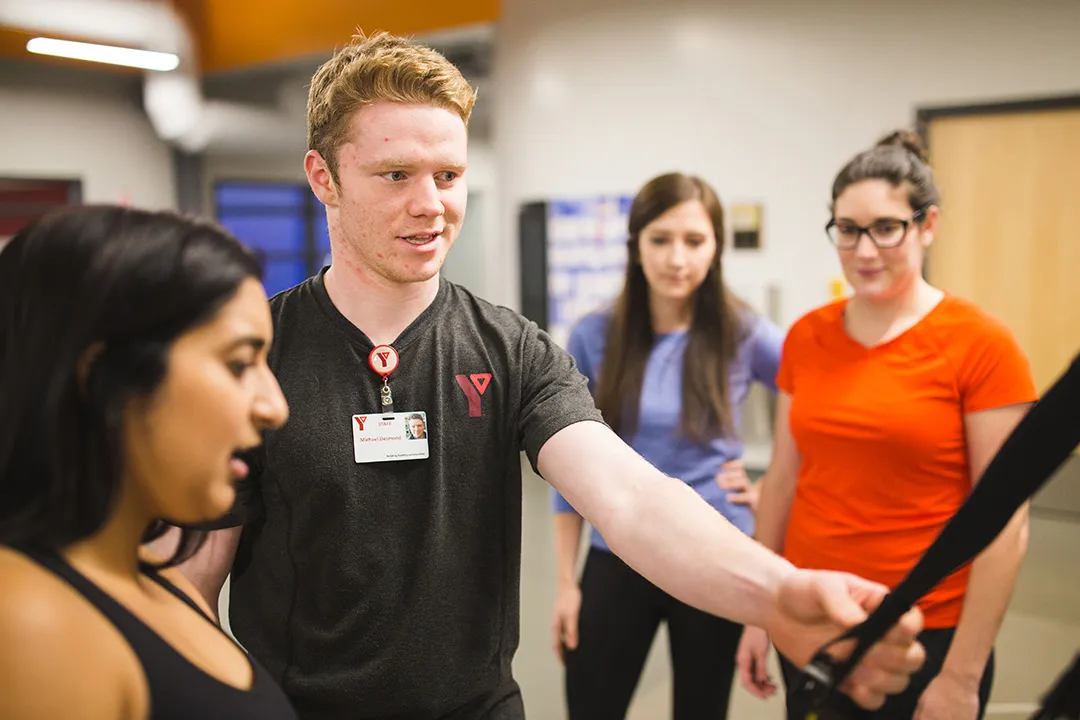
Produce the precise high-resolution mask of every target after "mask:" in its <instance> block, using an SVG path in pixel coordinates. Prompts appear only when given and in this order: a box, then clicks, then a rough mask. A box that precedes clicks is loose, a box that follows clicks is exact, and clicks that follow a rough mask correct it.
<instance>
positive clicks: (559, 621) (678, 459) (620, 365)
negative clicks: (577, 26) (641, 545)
mask: <svg viewBox="0 0 1080 720" xmlns="http://www.w3.org/2000/svg"><path fill="white" fill-rule="evenodd" d="M723 238H724V229H723V210H722V208H721V205H720V201H719V199H718V198H717V196H716V193H715V192H714V191H713V189H712V188H711V187H709V186H708V185H707V184H706V183H705V182H703V181H702V180H700V179H698V178H696V177H691V176H687V175H683V174H678V173H673V174H667V175H661V176H659V177H657V178H654V179H653V180H651V181H649V182H648V183H647V184H646V185H645V186H644V187H643V188H642V189H641V190H640V191H639V192H638V194H637V196H636V197H635V198H634V202H633V205H632V206H631V208H630V218H629V240H628V248H629V262H628V264H627V271H626V281H625V284H624V286H623V290H622V293H621V294H620V295H619V297H618V299H617V300H616V301H615V304H614V307H613V308H612V309H610V310H607V311H604V312H600V313H596V314H593V315H589V316H586V317H585V318H583V319H582V320H581V321H580V322H579V323H578V325H577V326H576V327H575V328H574V331H573V332H572V334H571V337H570V341H569V351H570V353H571V354H572V355H573V356H574V358H575V360H576V362H577V364H578V368H579V369H580V370H581V372H582V373H583V374H584V375H585V376H586V377H587V378H588V380H589V387H590V390H591V391H592V393H593V396H594V397H595V398H596V403H597V406H598V407H599V408H600V410H601V411H602V412H603V414H604V419H605V420H606V421H607V423H608V424H610V425H611V426H612V428H613V429H614V430H615V431H616V432H618V433H619V435H620V436H621V437H622V438H623V439H624V440H626V442H628V443H629V444H630V445H631V447H633V448H634V449H635V450H637V452H639V453H640V454H641V455H642V456H643V457H644V458H645V459H646V460H648V461H649V462H651V463H652V464H653V465H655V466H656V467H657V468H659V469H660V470H662V471H664V472H665V473H666V474H668V475H670V476H672V477H674V478H678V479H680V480H682V481H683V482H685V483H687V484H688V485H690V486H691V487H692V488H694V489H695V490H696V491H697V492H698V493H699V494H700V495H701V497H702V498H703V499H704V500H705V501H706V502H708V503H709V504H710V505H712V506H713V507H715V508H716V509H717V511H718V512H721V513H723V514H724V516H725V517H727V518H728V519H729V520H730V521H731V522H732V523H733V524H735V525H736V526H737V527H739V528H740V529H742V530H743V531H744V532H746V533H748V534H749V533H752V532H753V510H752V507H751V505H752V497H751V496H750V494H748V493H745V492H743V493H739V494H738V495H736V494H734V493H733V492H732V490H733V489H736V490H737V489H741V490H745V489H746V487H747V485H748V483H747V481H746V476H745V473H744V472H743V471H742V468H741V466H740V465H739V463H738V462H737V460H738V458H739V457H740V456H741V455H742V452H743V445H742V443H741V442H740V441H739V439H738V428H739V406H740V405H741V403H742V401H743V399H744V398H745V397H746V394H747V391H748V389H749V386H750V383H751V381H753V380H757V381H758V382H761V383H763V384H765V385H767V386H768V387H769V388H770V389H772V390H775V385H774V378H775V375H776V370H777V366H778V364H779V359H780V348H781V345H782V342H783V336H782V333H781V332H780V331H779V329H778V328H776V327H775V326H774V325H773V324H772V323H770V322H769V321H768V320H766V319H764V318H762V317H760V316H758V315H756V314H754V313H753V312H752V311H751V310H750V309H749V308H748V307H747V306H746V305H745V304H744V303H742V302H741V301H740V300H739V299H738V298H736V297H735V296H734V295H733V294H732V293H731V292H730V291H729V290H728V289H727V288H726V287H725V286H724V283H723V280H722V275H723V274H722V270H721V262H720V259H721V251H722V246H723ZM554 505H555V512H556V516H555V536H556V552H557V563H558V574H559V589H558V597H557V600H556V603H555V617H554V622H553V626H554V635H555V647H556V652H557V653H558V654H559V655H560V657H561V658H562V659H563V661H564V663H565V666H566V695H567V705H568V710H569V714H570V720H579V719H580V720H584V719H586V718H587V719H588V720H621V719H622V718H624V717H625V716H626V711H627V708H628V707H629V705H630V699H631V697H632V695H633V693H634V688H635V686H636V685H637V682H638V678H639V677H640V675H641V671H642V668H643V667H644V664H645V659H646V656H647V655H648V652H649V647H650V646H651V645H652V641H653V637H654V635H655V633H656V630H657V627H658V626H659V623H660V621H661V620H665V621H666V622H667V624H668V634H669V636H670V639H671V658H672V666H673V667H672V670H673V675H674V714H673V716H674V718H675V720H697V719H700V720H705V719H706V718H707V719H708V720H718V719H719V718H723V717H725V716H726V714H727V706H728V698H729V695H730V692H731V681H732V678H733V674H734V668H735V651H736V648H737V646H738V643H739V637H740V634H741V632H742V628H741V626H739V625H736V624H734V623H732V622H730V621H728V620H724V619H722V618H718V617H714V616H712V615H708V614H706V613H704V612H701V611H700V610H696V609H694V608H692V607H690V606H688V605H685V604H684V603H682V602H679V601H678V600H675V599H674V598H672V597H671V596H669V595H667V594H666V593H664V592H663V591H661V590H660V589H659V588H657V587H655V586H654V585H652V584H651V583H650V582H649V581H647V580H645V579H644V578H643V577H641V576H640V575H638V574H637V573H636V572H635V571H634V570H632V569H630V568H629V567H628V566H627V565H625V564H624V563H623V562H622V561H621V560H619V558H617V557H615V555H614V554H612V553H611V552H610V550H609V549H608V547H607V545H606V544H605V542H604V539H603V538H602V537H601V536H600V535H599V534H598V533H597V532H596V531H595V530H594V531H593V533H592V539H591V540H592V541H591V548H590V550H589V555H588V557H587V559H586V562H585V569H584V572H583V574H582V577H581V585H580V588H579V586H578V582H577V573H576V566H577V552H578V545H579V541H580V538H581V527H582V519H581V516H580V515H578V514H577V513H576V512H574V510H573V508H571V507H570V506H569V505H568V504H567V502H566V501H565V499H563V498H562V497H561V496H560V495H558V494H555V496H554ZM702 552H710V550H709V549H708V548H702Z"/></svg>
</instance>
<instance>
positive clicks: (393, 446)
mask: <svg viewBox="0 0 1080 720" xmlns="http://www.w3.org/2000/svg"><path fill="white" fill-rule="evenodd" d="M352 432H353V455H354V456H355V458H356V462H358V463H372V462H393V461H395V460H423V459H425V458H427V456H428V432H427V413H424V412H396V413H383V414H370V415H353V417H352Z"/></svg>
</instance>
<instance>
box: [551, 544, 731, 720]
mask: <svg viewBox="0 0 1080 720" xmlns="http://www.w3.org/2000/svg"><path fill="white" fill-rule="evenodd" d="M581 595H582V599H581V612H580V614H579V617H578V647H577V649H576V650H572V651H567V652H566V653H565V657H566V700H567V707H568V710H569V715H570V720H623V718H625V717H626V711H627V708H628V707H629V706H630V700H631V698H632V696H633V694H634V688H635V687H636V686H637V683H638V680H639V678H640V677H641V671H642V669H643V668H644V666H645V660H646V657H647V656H648V654H649V648H650V646H651V645H652V641H653V637H654V636H655V634H656V630H657V628H658V627H659V625H660V621H661V620H665V621H667V626H668V635H669V637H670V641H671V664H672V674H673V678H674V713H673V718H674V720H722V719H723V718H725V717H727V709H728V698H729V697H730V695H731V683H732V678H733V677H734V672H735V652H736V650H737V649H738V645H739V637H740V635H741V634H742V626H741V625H736V624H735V623H732V622H730V621H728V620H724V619H722V618H718V617H715V616H713V615H709V614H708V613H704V612H702V611H700V610H696V609H694V608H692V607H690V606H689V605H686V604H684V603H682V602H680V601H678V600H676V599H675V598H673V597H671V596H670V595H668V594H667V593H665V592H663V591H662V590H660V589H659V588H657V587H656V586H655V585H653V584H652V583H650V582H649V581H648V580H646V579H645V578H643V577H641V576H640V575H638V574H637V573H636V572H634V571H633V570H632V569H630V568H629V567H628V566H627V565H626V564H625V563H623V562H622V561H621V560H619V558H617V557H615V556H614V555H613V554H611V553H609V552H604V551H603V550H595V549H594V550H592V551H590V553H589V556H588V558H587V559H586V561H585V570H584V573H583V574H582V578H581Z"/></svg>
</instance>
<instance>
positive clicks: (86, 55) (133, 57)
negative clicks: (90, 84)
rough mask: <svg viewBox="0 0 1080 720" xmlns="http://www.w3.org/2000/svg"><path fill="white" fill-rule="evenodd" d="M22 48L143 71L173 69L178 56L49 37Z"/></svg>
mask: <svg viewBox="0 0 1080 720" xmlns="http://www.w3.org/2000/svg"><path fill="white" fill-rule="evenodd" d="M26 49H27V50H29V51H30V52H32V53H37V54H38V55H55V56H57V57H65V58H71V59H73V60H89V61H90V62H100V63H108V64H110V65H125V66H127V67H135V68H142V69H143V70H161V71H167V70H175V69H176V68H177V66H179V65H180V58H178V57H177V56H176V55H173V54H172V53H162V52H153V51H151V50H133V49H132V48H122V47H115V46H113V45H94V44H92V43H82V42H72V41H70V40H55V39H53V38H43V37H37V38H34V39H32V40H31V41H30V42H28V43H26Z"/></svg>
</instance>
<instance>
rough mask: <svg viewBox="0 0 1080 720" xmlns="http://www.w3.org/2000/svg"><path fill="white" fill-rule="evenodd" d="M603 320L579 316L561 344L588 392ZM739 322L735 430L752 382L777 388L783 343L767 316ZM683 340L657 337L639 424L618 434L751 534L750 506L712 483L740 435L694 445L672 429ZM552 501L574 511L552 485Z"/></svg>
mask: <svg viewBox="0 0 1080 720" xmlns="http://www.w3.org/2000/svg"><path fill="white" fill-rule="evenodd" d="M609 318H610V314H609V313H606V312H605V313H595V314H592V315H587V316H585V317H584V318H582V319H581V321H579V322H578V324H577V325H576V326H575V327H574V330H573V332H572V333H571V335H570V340H569V342H568V343H567V346H568V347H567V349H568V351H569V352H570V354H571V355H573V356H574V360H575V361H576V362H577V366H578V370H580V371H581V373H582V374H583V375H585V377H586V378H588V380H589V390H590V391H591V392H592V393H593V395H595V394H596V382H597V378H598V372H599V370H600V366H601V364H602V360H603V355H604V343H605V340H606V338H607V327H608V320H609ZM744 322H746V323H747V324H748V328H747V330H748V332H746V334H745V337H744V338H743V341H742V343H741V344H740V345H739V347H738V350H737V351H736V353H735V358H734V360H733V361H732V362H731V363H730V365H729V367H728V372H729V373H730V375H729V381H728V397H729V401H730V403H731V408H732V420H733V425H734V428H735V431H736V434H737V433H738V431H739V428H740V427H741V417H742V413H741V408H742V404H743V401H744V400H745V399H746V394H747V392H749V390H750V383H751V382H752V381H754V380H756V381H758V382H760V383H762V384H764V385H765V386H767V387H768V388H769V389H770V390H772V391H774V392H775V390H776V371H777V368H778V367H779V365H780V350H781V347H782V346H783V342H784V336H783V333H782V332H781V331H780V329H779V328H778V327H776V326H775V325H774V324H773V323H771V322H769V321H768V320H767V319H765V318H763V317H761V316H759V315H756V314H751V313H746V314H745V315H744ZM688 339H689V332H688V331H680V332H673V333H667V334H663V335H658V336H656V338H655V340H654V343H653V349H652V352H651V353H650V354H649V360H648V364H647V365H646V367H645V378H644V382H643V383H642V387H641V414H640V420H639V423H638V428H637V430H636V432H634V434H633V436H632V437H626V436H625V434H624V436H623V440H624V441H626V442H627V443H628V444H629V445H630V447H632V448H634V450H636V451H637V452H638V453H639V454H640V455H641V456H642V457H643V458H645V459H646V460H648V461H649V462H650V463H652V465H653V466H655V467H656V468H658V469H659V470H660V471H662V472H663V473H665V474H666V475H669V476H671V477H673V478H678V479H680V480H682V481H683V482H685V483H686V484H688V485H690V487H692V488H694V490H696V491H697V492H698V494H699V495H701V497H702V498H704V499H705V501H706V502H708V503H709V504H710V505H712V506H713V507H714V508H716V509H717V510H718V511H719V512H720V513H722V514H723V515H724V517H726V518H727V519H728V520H729V521H731V523H732V524H733V525H735V526H736V527H738V528H739V529H740V530H742V531H743V532H745V533H746V534H748V535H750V534H753V532H754V515H753V513H752V512H751V511H750V508H748V507H747V506H745V505H736V504H734V503H731V502H729V501H728V499H727V495H728V493H727V492H726V491H724V490H721V489H720V486H719V485H718V484H717V482H716V475H717V473H719V472H720V469H721V467H722V466H723V465H724V463H726V462H728V461H729V460H736V459H738V458H740V457H742V454H743V450H744V446H743V443H742V441H741V440H739V439H738V438H737V437H721V438H716V439H714V440H712V441H710V442H706V443H696V442H693V441H692V440H690V439H689V438H687V437H686V436H685V435H684V434H682V433H680V432H679V431H678V427H679V423H680V420H681V417H682V376H683V355H684V353H685V350H686V343H687V340H688ZM552 503H553V506H554V510H555V512H557V513H565V512H574V509H573V508H572V507H571V506H570V504H569V503H568V502H567V501H566V499H565V498H563V496H562V495H560V494H559V493H558V492H557V491H554V490H552ZM591 543H592V546H593V547H596V548H599V549H601V550H608V549H609V548H608V546H607V543H606V542H604V539H603V537H601V536H600V533H599V532H598V531H597V530H596V529H595V528H594V529H593V531H592V538H591Z"/></svg>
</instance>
